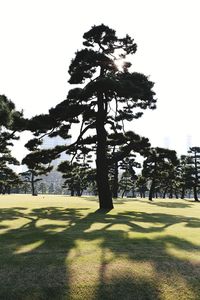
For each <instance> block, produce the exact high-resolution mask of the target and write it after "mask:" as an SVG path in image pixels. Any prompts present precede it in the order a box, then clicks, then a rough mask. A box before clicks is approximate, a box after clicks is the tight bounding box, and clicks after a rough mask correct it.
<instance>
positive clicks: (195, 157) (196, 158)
mask: <svg viewBox="0 0 200 300" xmlns="http://www.w3.org/2000/svg"><path fill="white" fill-rule="evenodd" d="M188 153H189V155H190V160H189V162H188V163H189V165H190V167H191V169H190V170H191V171H192V172H191V173H192V174H191V175H192V176H191V179H192V185H193V192H194V199H195V201H199V199H198V190H199V187H200V147H191V148H190V149H189V151H188Z"/></svg>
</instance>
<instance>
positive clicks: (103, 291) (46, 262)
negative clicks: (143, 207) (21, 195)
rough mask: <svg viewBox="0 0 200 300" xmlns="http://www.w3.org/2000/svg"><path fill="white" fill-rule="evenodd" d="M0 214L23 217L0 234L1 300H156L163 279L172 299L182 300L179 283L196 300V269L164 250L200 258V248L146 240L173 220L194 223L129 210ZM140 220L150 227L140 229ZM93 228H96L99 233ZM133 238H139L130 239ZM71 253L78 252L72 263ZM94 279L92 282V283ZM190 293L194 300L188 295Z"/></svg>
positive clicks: (170, 239)
mask: <svg viewBox="0 0 200 300" xmlns="http://www.w3.org/2000/svg"><path fill="white" fill-rule="evenodd" d="M1 212H2V214H1ZM1 215H2V216H4V217H3V220H6V218H7V220H16V219H18V218H23V219H25V220H26V222H25V223H24V224H23V225H22V226H21V227H19V228H16V229H15V228H14V229H13V228H7V230H6V232H4V233H2V234H1V235H0V244H1V249H0V260H1V262H0V263H1V270H0V298H1V299H75V298H76V299H86V298H87V299H99V300H100V299H141V300H143V299H152V300H153V299H154V300H159V299H161V298H162V288H161V286H160V284H161V283H162V282H164V283H165V284H166V282H167V284H169V285H170V284H171V287H173V288H174V294H172V297H171V299H173V298H174V297H176V296H177V295H176V292H177V291H179V293H180V297H181V290H180V288H179V285H180V287H181V285H182V284H183V282H184V283H185V286H187V289H188V299H198V295H199V293H200V290H199V286H200V285H199V283H200V280H199V278H200V266H199V264H198V263H193V262H190V261H189V260H186V259H182V258H178V257H175V256H174V255H172V254H171V253H170V252H169V251H168V249H169V247H174V248H175V249H177V251H179V250H180V251H188V252H194V251H197V252H198V253H199V252H200V247H198V246H195V245H193V244H192V243H190V242H188V241H187V240H184V239H182V238H178V237H174V236H167V235H165V236H159V235H158V236H156V237H155V238H152V237H149V236H148V234H149V233H158V234H159V233H162V232H163V231H164V230H165V229H166V228H167V227H169V226H173V225H176V224H179V223H184V225H185V226H187V227H191V228H192V227H200V220H199V219H197V218H187V217H184V216H174V215H170V214H158V213H153V214H148V213H144V212H129V211H125V212H123V213H119V214H117V215H113V214H110V213H109V212H102V211H99V210H98V211H96V212H92V213H89V214H87V209H81V208H80V209H73V208H71V209H63V208H59V207H46V208H38V209H32V210H31V211H29V212H27V211H25V209H24V208H14V209H13V211H12V209H11V210H9V211H5V209H2V210H0V216H1ZM54 222H59V224H57V223H54ZM145 223H151V226H149V225H148V227H145V226H144V224H145ZM96 224H100V225H101V226H100V229H97V228H96V227H95V226H96ZM158 224H159V225H158ZM120 225H126V226H127V227H128V230H123V229H120V230H119V229H116V228H115V227H116V226H120ZM93 226H94V228H93ZM131 233H137V234H141V233H142V234H144V235H142V236H141V235H139V236H134V237H131V235H129V234H131ZM146 234H147V235H146ZM79 240H81V241H84V243H87V242H88V243H89V244H88V246H86V247H85V248H80V249H78V248H77V247H78V246H77V241H79ZM95 241H100V242H99V243H100V244H99V250H98V251H99V254H98V253H97V258H98V262H97V261H96V260H94V259H92V257H93V255H94V253H93V248H92V243H93V242H95ZM71 251H75V252H76V255H77V256H75V260H74V261H73V259H72V258H71V256H70V253H71ZM84 251H86V252H84ZM110 252H111V253H112V255H111V257H110V256H109V255H110V254H109V253H110ZM86 258H87V259H86ZM84 259H86V261H84ZM78 262H79V264H80V265H77V264H78ZM73 264H74V265H75V266H74V267H73ZM90 264H91V265H90ZM76 268H77V269H78V270H76ZM79 268H80V269H79ZM146 268H147V269H146ZM148 268H150V269H152V274H151V272H150V271H148ZM81 269H82V270H81ZM73 270H74V271H73ZM140 270H141V271H140ZM78 271H80V274H78V273H77V272H78ZM146 271H147V276H145V272H146ZM73 272H75V274H73ZM148 272H149V273H148ZM148 274H151V276H150V275H148ZM74 276H75V277H76V276H77V279H76V278H73V277H74ZM95 276H97V285H96V286H92V284H91V282H92V280H93V278H94V277H95ZM175 279H176V282H175ZM79 284H80V286H79ZM84 286H85V290H84V288H83V287H84ZM183 292H185V291H183ZM190 293H192V295H193V296H194V297H196V298H191V297H192V296H191V295H190ZM85 295H87V297H86V296H85ZM176 299H181V298H177V297H176ZM185 299H186V298H185Z"/></svg>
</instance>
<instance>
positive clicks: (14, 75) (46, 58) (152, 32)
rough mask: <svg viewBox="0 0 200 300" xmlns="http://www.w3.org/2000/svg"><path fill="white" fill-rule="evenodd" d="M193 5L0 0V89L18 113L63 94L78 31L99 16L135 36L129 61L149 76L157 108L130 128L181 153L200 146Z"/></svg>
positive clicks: (198, 44)
mask: <svg viewBox="0 0 200 300" xmlns="http://www.w3.org/2000/svg"><path fill="white" fill-rule="evenodd" d="M123 5H124V6H123ZM199 8H200V1H199V0H162V1H161V0H125V1H116V0H101V1H97V0H85V1H83V0H73V1H67V0H17V1H16V0H0V12H1V17H0V41H1V46H0V94H5V95H6V96H7V97H8V98H10V99H11V100H12V101H13V102H15V104H16V106H17V108H18V109H22V108H23V109H24V113H25V116H28V117H30V116H32V115H35V114H40V113H45V112H47V110H48V109H49V108H50V107H52V106H55V105H56V104H57V103H59V102H60V101H62V100H64V99H65V97H66V95H67V92H68V89H69V88H70V87H69V85H68V84H67V81H68V78H69V77H68V72H67V71H68V66H69V63H70V61H71V59H72V58H73V57H74V53H75V51H76V50H78V49H80V47H81V43H82V35H83V33H84V32H85V31H88V30H89V29H90V28H91V26H92V25H99V24H101V23H104V24H105V25H108V26H109V27H111V28H113V29H115V30H116V31H117V33H118V35H119V36H123V35H124V34H126V33H128V34H129V35H130V36H132V37H133V38H134V39H135V42H136V43H137V45H138V51H137V52H136V54H135V55H134V58H133V69H134V70H135V71H139V72H142V73H144V74H146V75H150V80H152V81H154V82H155V88H154V90H155V92H156V95H157V99H158V102H157V109H156V110H155V111H146V112H145V114H144V116H143V117H142V118H141V119H139V120H136V121H134V123H133V124H132V125H131V127H132V128H131V129H132V130H134V131H135V132H137V133H140V134H141V135H143V136H146V137H149V138H150V141H151V143H152V145H153V146H164V147H169V148H172V149H175V150H177V151H178V153H179V154H181V153H186V151H187V148H188V146H189V145H190V146H194V145H195V146H197V145H198V146H200V134H199V109H198V108H199V105H198V104H199V101H200V88H199V86H200V85H199V81H200V76H199V72H200V58H199V57H200V34H199V29H200V17H199V12H200V10H199ZM23 141H24V140H22V142H23ZM21 144H22V143H21ZM15 152H16V156H17V157H18V158H19V157H22V156H23V154H24V150H23V148H22V146H20V145H18V146H16V148H15Z"/></svg>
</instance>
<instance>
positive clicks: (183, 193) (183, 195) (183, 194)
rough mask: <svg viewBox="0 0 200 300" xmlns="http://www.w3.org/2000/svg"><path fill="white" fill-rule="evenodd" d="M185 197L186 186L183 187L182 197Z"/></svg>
mask: <svg viewBox="0 0 200 300" xmlns="http://www.w3.org/2000/svg"><path fill="white" fill-rule="evenodd" d="M184 198H185V187H183V188H182V191H181V199H184Z"/></svg>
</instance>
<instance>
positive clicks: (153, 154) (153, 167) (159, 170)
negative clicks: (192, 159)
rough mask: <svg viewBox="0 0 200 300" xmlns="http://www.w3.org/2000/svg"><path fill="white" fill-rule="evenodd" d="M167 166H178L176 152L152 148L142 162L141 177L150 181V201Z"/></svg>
mask: <svg viewBox="0 0 200 300" xmlns="http://www.w3.org/2000/svg"><path fill="white" fill-rule="evenodd" d="M169 164H173V165H177V164H178V160H177V156H176V151H174V150H169V149H164V148H160V147H156V148H152V149H151V151H150V152H149V155H148V156H147V158H146V159H145V160H144V163H143V170H142V175H143V176H144V177H146V178H148V179H149V180H151V185H150V190H149V200H150V201H152V199H153V195H154V192H155V190H156V187H157V186H156V185H159V184H160V182H161V179H162V175H163V172H164V174H165V172H166V168H167V167H168V166H169ZM168 175H169V174H168Z"/></svg>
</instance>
